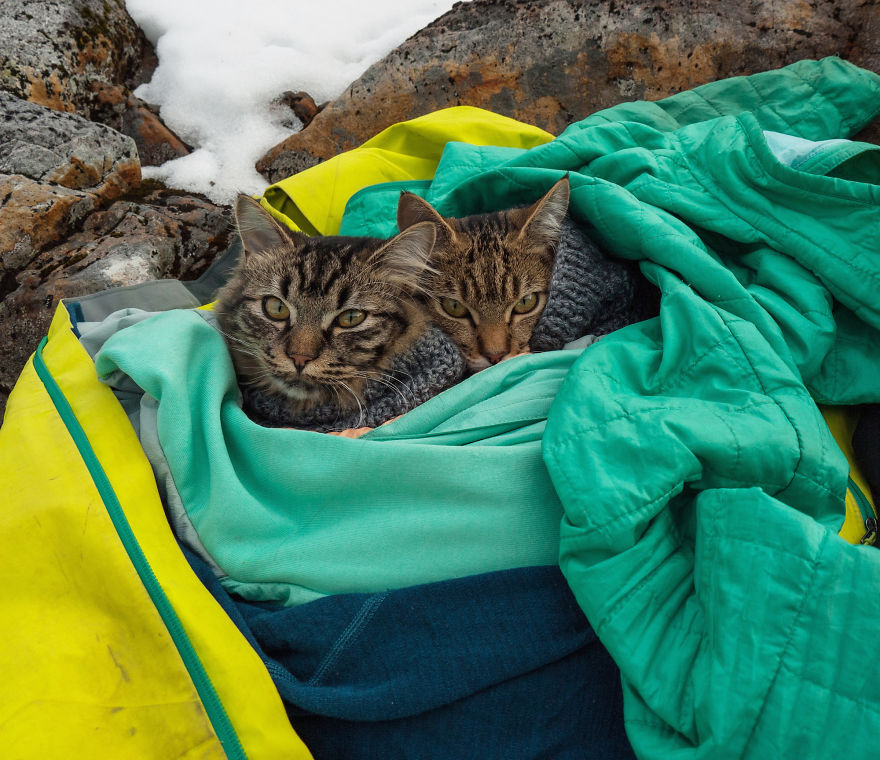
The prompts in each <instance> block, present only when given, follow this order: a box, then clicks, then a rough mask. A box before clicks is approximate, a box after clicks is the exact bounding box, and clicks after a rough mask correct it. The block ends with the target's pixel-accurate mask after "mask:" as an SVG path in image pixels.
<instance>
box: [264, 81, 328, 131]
mask: <svg viewBox="0 0 880 760" xmlns="http://www.w3.org/2000/svg"><path fill="white" fill-rule="evenodd" d="M275 103H276V104H278V105H282V106H287V108H289V109H290V110H291V111H293V113H294V115H295V116H296V118H297V119H299V121H300V123H301V124H302V126H303V127H307V126H308V125H309V124H311V122H312V119H314V118H315V116H317V115H318V113H320V111H322V110H323V109H324V106H326V105H327V104H326V103H322V104H321V105H317V104H316V103H315V99H314V98H313V97H312V96H311V95H309V94H308V93H307V92H302V91H300V92H291V91H290V90H288V91H287V92H282V93H281V95H280V96H279V97H278V98H277V99H276V100H275Z"/></svg>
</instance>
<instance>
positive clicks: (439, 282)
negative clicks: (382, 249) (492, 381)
mask: <svg viewBox="0 0 880 760" xmlns="http://www.w3.org/2000/svg"><path fill="white" fill-rule="evenodd" d="M568 197H569V184H568V179H567V178H564V179H561V180H560V181H559V182H557V183H556V184H555V185H554V186H553V187H552V188H550V190H549V191H548V192H547V194H546V195H544V196H543V197H542V198H540V199H539V200H538V201H537V202H536V203H534V204H533V205H531V206H528V207H527V208H520V209H510V210H506V211H497V212H493V213H489V214H480V215H475V216H468V217H464V218H461V219H456V218H453V217H443V216H441V215H440V214H439V213H438V212H437V211H436V210H435V209H434V208H433V207H432V206H431V205H430V204H429V203H428V202H427V201H425V200H423V199H422V198H420V197H418V196H417V195H413V194H412V193H403V194H402V195H401V197H400V202H399V204H398V208H397V223H398V226H399V227H400V229H401V230H406V229H414V228H415V226H418V225H419V224H423V223H425V222H431V223H432V224H433V225H434V226H435V227H436V230H437V242H436V243H435V245H434V251H433V253H432V254H431V258H430V265H431V268H432V270H433V271H432V272H430V273H428V275H427V277H426V285H427V287H426V290H427V292H428V293H430V296H429V297H427V301H428V304H429V308H430V310H431V315H430V319H431V321H432V322H434V323H435V324H436V325H437V326H438V327H439V328H440V329H441V330H443V331H444V332H445V333H446V334H447V335H449V336H450V337H451V338H452V339H453V340H454V341H455V343H456V344H457V345H458V347H459V349H460V350H461V352H462V353H463V354H464V356H465V358H466V359H467V362H468V366H469V367H470V369H471V371H478V370H481V369H485V368H486V367H488V366H489V365H491V364H495V363H496V362H498V361H501V360H502V359H505V358H507V357H510V356H515V355H517V354H521V353H525V352H527V351H528V347H529V339H530V338H531V336H532V331H533V330H534V328H535V324H536V323H537V321H538V318H539V317H540V316H541V312H542V311H543V309H544V305H545V304H546V303H547V293H548V290H549V287H550V275H551V273H552V270H553V260H554V255H555V248H556V243H557V240H558V237H559V229H560V225H561V224H562V220H563V218H564V217H565V214H566V211H567V210H568ZM532 293H536V294H537V296H538V298H537V303H536V305H535V307H534V308H533V309H532V310H530V311H528V312H527V313H523V314H518V313H516V312H515V311H514V305H515V304H516V303H517V302H518V301H519V300H520V299H522V298H524V297H526V296H529V295H530V294H532ZM444 298H447V299H453V300H454V301H457V302H458V303H460V304H462V305H463V306H465V307H466V308H467V313H466V314H464V315H462V316H460V317H454V316H450V315H449V314H448V313H447V312H446V311H445V310H444V308H443V305H442V304H443V299H444Z"/></svg>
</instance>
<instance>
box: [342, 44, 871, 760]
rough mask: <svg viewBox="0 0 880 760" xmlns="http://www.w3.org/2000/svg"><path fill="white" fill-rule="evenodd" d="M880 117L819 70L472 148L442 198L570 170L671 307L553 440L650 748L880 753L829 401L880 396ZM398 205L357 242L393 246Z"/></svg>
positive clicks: (365, 217) (643, 746) (636, 332)
mask: <svg viewBox="0 0 880 760" xmlns="http://www.w3.org/2000/svg"><path fill="white" fill-rule="evenodd" d="M878 113H880V77H877V76H876V75H874V74H872V73H870V72H867V71H864V70H861V69H858V68H856V67H854V66H852V65H850V64H848V63H846V62H844V61H842V60H840V59H836V58H830V59H825V60H822V61H818V62H816V61H803V62H800V63H797V64H795V65H793V66H789V67H787V68H785V69H782V70H779V71H772V72H767V73H763V74H758V75H754V76H751V77H747V78H735V79H730V80H726V81H721V82H716V83H713V84H709V85H706V86H703V87H699V88H697V89H695V90H693V91H690V92H683V93H681V94H678V95H675V96H673V97H671V98H668V99H666V100H661V101H659V102H656V103H647V102H639V103H627V104H624V105H620V106H617V107H614V108H611V109H608V110H605V111H602V112H600V113H597V114H594V115H593V116H590V117H589V118H587V119H585V120H584V121H581V122H579V123H577V124H574V125H572V126H571V127H569V129H567V130H566V131H565V132H564V133H563V134H562V135H561V136H560V137H559V138H557V139H556V140H554V141H552V142H550V143H548V144H546V145H544V146H541V147H538V148H535V149H532V150H530V151H528V152H524V153H519V152H517V153H516V154H515V155H513V154H511V153H509V152H506V151H493V149H489V148H473V147H471V146H450V147H448V148H447V151H446V153H445V154H444V159H443V161H441V165H440V167H439V168H438V172H437V176H436V177H435V179H434V181H433V183H432V184H431V185H426V186H422V187H420V188H418V190H419V192H422V193H423V194H425V195H426V196H427V197H428V198H429V199H430V200H431V201H432V202H433V203H434V204H435V205H436V206H437V207H438V208H439V209H440V210H441V211H442V212H444V213H446V214H452V215H456V214H464V213H472V212H474V211H479V210H489V209H491V208H498V207H503V206H505V205H511V204H513V203H518V202H525V201H527V200H530V199H532V198H533V197H537V194H538V192H542V191H544V190H546V189H547V188H548V187H549V186H550V184H551V183H552V182H553V181H555V180H556V179H558V178H559V177H560V176H562V175H563V174H564V173H565V172H569V174H570V179H571V185H572V196H571V211H572V213H573V214H574V215H575V216H576V217H577V218H578V219H579V220H581V221H582V222H586V223H589V224H590V225H592V227H593V229H594V231H595V233H596V234H597V235H598V236H599V238H600V239H601V241H602V243H603V244H604V246H605V247H606V248H607V249H608V250H610V251H612V252H613V253H614V254H616V255H618V256H621V257H625V258H628V259H633V260H636V261H639V262H641V267H642V271H643V272H644V273H645V274H646V275H647V277H648V278H649V279H650V280H651V281H653V282H654V283H655V284H656V285H658V286H659V287H660V289H661V291H662V306H661V313H660V316H659V318H657V319H654V320H651V321H649V322H645V323H641V324H639V325H634V326H631V327H629V328H625V329H624V330H621V331H619V332H617V333H614V334H612V335H611V336H609V337H607V338H604V339H603V340H601V341H599V342H598V343H596V344H594V345H593V346H591V347H589V348H587V349H586V350H585V351H584V353H583V354H582V355H581V356H580V358H579V359H578V360H577V361H576V362H575V363H574V365H573V367H572V368H571V370H570V371H569V372H568V373H567V375H566V377H565V380H564V381H563V383H562V386H561V389H560V390H559V392H558V394H557V395H556V399H555V401H554V403H553V405H552V407H551V409H550V412H549V415H548V419H547V425H546V430H545V432H544V435H543V442H542V452H543V458H544V461H545V463H546V466H547V468H548V470H549V473H550V476H551V478H552V482H553V485H554V487H555V489H556V492H557V494H558V496H559V498H560V500H561V502H562V505H563V509H564V513H565V514H564V518H563V522H562V529H561V540H560V556H559V559H560V564H561V566H562V569H563V572H564V573H565V576H566V578H567V579H568V581H569V583H570V585H571V587H572V589H573V590H574V592H575V594H576V596H577V599H578V601H579V603H580V604H581V606H582V608H583V609H584V611H585V612H586V614H587V616H588V617H589V619H590V622H591V623H592V624H593V626H594V627H595V628H596V630H597V632H598V634H599V636H600V637H601V639H602V641H603V642H604V643H605V645H606V646H607V647H608V649H609V650H610V651H611V653H612V654H613V656H614V658H615V659H616V660H617V662H618V663H619V665H620V668H621V671H622V674H623V681H624V689H625V694H626V721H627V727H628V733H629V736H630V739H631V741H632V743H633V746H634V747H635V749H636V751H637V753H638V755H639V756H640V757H642V758H658V759H659V758H696V757H712V758H728V757H729V758H745V757H748V758H755V759H756V760H765V759H766V758H828V757H838V756H844V755H845V756H849V757H859V758H861V757H876V756H877V752H878V749H877V744H876V737H877V735H878V730H880V678H878V677H877V672H876V670H875V667H874V662H873V655H874V652H875V651H876V649H877V643H878V641H880V593H878V592H880V551H878V550H877V549H874V548H872V547H865V546H851V545H849V544H847V543H845V542H844V541H843V540H841V539H840V538H839V537H838V536H837V530H838V529H839V527H840V524H841V519H842V514H843V495H844V492H845V489H846V483H847V473H848V467H847V462H846V460H845V458H844V457H843V456H842V454H841V453H840V451H839V449H838V447H837V446H836V445H835V443H834V441H833V440H832V438H831V436H830V434H829V432H828V429H827V426H826V425H825V423H824V422H823V419H822V417H821V415H820V413H819V411H818V409H817V405H816V402H817V401H819V402H822V403H826V404H858V403H863V402H869V401H878V400H880V186H878V184H880V154H878V152H877V149H876V148H875V147H874V146H870V145H865V144H863V143H857V142H850V141H848V140H841V138H848V137H851V136H852V135H853V134H854V133H855V132H857V131H858V130H859V129H861V128H862V127H863V126H865V125H866V124H868V123H869V122H870V121H872V120H873V119H874V118H876V117H877V116H878ZM397 190H398V188H388V192H387V193H386V194H383V191H382V190H381V188H376V189H373V190H372V191H364V192H362V193H361V194H360V195H359V196H356V197H355V198H354V199H353V200H352V202H351V204H350V207H349V211H348V212H347V216H346V220H345V222H344V224H343V228H344V229H345V228H349V229H351V228H354V227H355V226H357V227H359V228H360V229H363V228H364V227H367V228H369V227H370V226H371V225H372V228H373V230H374V231H376V232H381V233H385V232H388V231H390V228H389V227H388V222H387V221H383V220H388V219H393V214H392V213H391V212H390V207H391V205H393V203H394V202H395V201H396V192H397ZM377 220H378V221H377ZM878 446H880V441H878Z"/></svg>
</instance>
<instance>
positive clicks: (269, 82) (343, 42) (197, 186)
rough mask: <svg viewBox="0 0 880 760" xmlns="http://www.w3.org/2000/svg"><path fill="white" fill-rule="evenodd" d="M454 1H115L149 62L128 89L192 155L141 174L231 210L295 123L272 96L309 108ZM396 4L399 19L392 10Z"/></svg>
mask: <svg viewBox="0 0 880 760" xmlns="http://www.w3.org/2000/svg"><path fill="white" fill-rule="evenodd" d="M452 4H453V0H410V1H409V2H408V3H405V4H403V3H400V2H399V0H372V1H371V2H368V3H367V2H363V1H362V0H360V1H359V0H322V2H320V3H318V2H302V1H300V2H291V1H290V0H261V2H259V3H253V2H246V0H126V7H127V9H128V12H129V14H130V15H131V17H132V18H133V19H134V20H135V22H136V23H137V24H138V25H139V26H140V27H141V29H143V30H144V33H145V34H146V35H147V37H148V38H149V39H150V41H151V42H152V43H153V45H154V46H155V48H156V53H157V54H158V57H159V66H158V68H157V69H156V71H155V73H154V74H153V78H152V80H151V81H150V82H148V83H147V84H144V85H141V86H140V87H139V88H138V89H137V90H136V91H135V94H136V95H138V97H140V98H143V99H144V100H146V101H147V102H148V103H153V104H156V105H158V106H159V107H160V116H161V118H162V120H163V121H164V122H165V124H167V125H168V127H170V128H171V129H172V130H173V131H174V132H176V133H177V134H178V135H179V136H180V138H181V139H182V140H183V141H184V142H186V143H187V144H189V145H191V146H192V147H193V148H194V150H193V152H192V153H191V154H190V155H188V156H184V157H183V158H179V159H175V160H173V161H169V162H167V163H165V164H163V165H162V166H160V167H144V170H143V173H144V176H145V177H152V178H156V179H160V180H162V181H163V182H165V183H166V184H168V185H170V186H172V187H176V188H179V189H182V190H193V191H197V192H201V193H204V194H205V195H207V196H208V197H209V198H210V199H211V200H213V201H214V202H215V203H230V202H231V201H232V199H233V198H234V197H235V195H236V194H237V193H239V192H245V193H251V194H259V193H261V192H262V191H263V190H264V188H265V187H266V181H265V180H264V179H263V178H262V177H261V176H260V175H259V174H257V172H256V170H255V169H254V164H255V163H256V162H257V160H258V159H259V158H260V157H261V156H263V154H265V153H266V151H267V150H268V149H269V148H271V147H272V146H273V145H276V144H277V143H279V142H281V141H282V140H283V139H284V138H286V137H288V136H289V135H291V134H293V132H294V131H296V130H297V129H299V128H300V126H301V125H300V124H299V122H298V120H297V119H296V117H294V116H293V113H292V112H291V111H290V109H288V108H283V107H279V106H277V105H276V106H273V105H272V101H273V100H274V99H275V98H277V97H278V96H279V95H280V94H281V93H283V92H285V91H287V90H290V91H293V92H297V91H299V90H304V91H305V92H308V93H309V94H310V95H311V96H312V97H313V98H314V99H315V102H316V103H323V102H324V101H327V100H332V99H333V98H335V97H337V96H338V95H340V94H341V93H342V92H343V91H344V90H345V88H346V87H347V86H348V85H349V84H351V82H353V81H354V80H355V79H357V78H358V77H359V76H360V75H361V74H362V73H363V72H364V71H365V70H366V69H367V68H368V67H369V66H370V65H371V64H373V63H375V62H376V61H378V60H379V59H381V58H382V57H383V56H384V55H385V54H386V53H388V52H390V51H391V50H392V49H393V48H395V47H396V46H397V45H399V44H400V43H401V42H403V41H404V40H405V39H406V38H407V37H409V36H411V35H412V34H414V33H415V32H417V31H418V30H419V29H421V28H422V27H424V26H426V25H427V24H428V23H430V22H431V21H433V20H434V19H435V18H437V17H438V16H440V15H441V14H443V13H445V12H446V11H447V10H449V9H450V8H451V7H452ZM403 9H405V13H403V12H402V11H403Z"/></svg>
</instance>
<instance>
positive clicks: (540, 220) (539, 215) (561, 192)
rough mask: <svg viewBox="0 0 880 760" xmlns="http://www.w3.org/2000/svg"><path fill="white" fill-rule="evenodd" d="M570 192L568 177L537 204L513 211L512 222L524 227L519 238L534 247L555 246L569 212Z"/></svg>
mask: <svg viewBox="0 0 880 760" xmlns="http://www.w3.org/2000/svg"><path fill="white" fill-rule="evenodd" d="M569 190H570V188H569V184H568V175H566V176H565V177H563V178H562V179H561V180H559V182H557V183H556V184H555V185H553V187H551V188H550V189H549V190H548V191H547V194H546V195H544V196H543V197H542V198H541V199H539V200H538V201H537V202H535V203H533V204H532V205H531V206H528V207H526V208H523V209H517V210H516V211H512V212H511V218H512V220H513V221H514V223H515V224H519V225H521V226H522V229H520V231H519V234H518V235H517V237H518V238H519V239H520V240H524V241H527V242H528V243H530V244H533V245H540V246H555V245H556V243H557V241H558V240H559V231H560V228H561V227H562V220H563V219H565V215H566V213H567V212H568V196H569Z"/></svg>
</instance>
